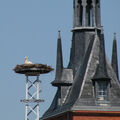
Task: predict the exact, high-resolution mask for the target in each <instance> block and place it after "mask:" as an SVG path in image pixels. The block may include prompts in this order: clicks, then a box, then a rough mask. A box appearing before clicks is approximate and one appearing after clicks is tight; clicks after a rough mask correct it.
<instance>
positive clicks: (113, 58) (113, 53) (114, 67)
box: [111, 33, 119, 80]
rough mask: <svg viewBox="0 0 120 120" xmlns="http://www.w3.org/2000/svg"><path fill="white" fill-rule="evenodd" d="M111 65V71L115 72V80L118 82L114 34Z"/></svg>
mask: <svg viewBox="0 0 120 120" xmlns="http://www.w3.org/2000/svg"><path fill="white" fill-rule="evenodd" d="M111 65H112V67H113V69H114V71H115V73H116V75H117V78H118V80H119V75H118V58H117V42H116V33H114V40H113V49H112V61H111Z"/></svg>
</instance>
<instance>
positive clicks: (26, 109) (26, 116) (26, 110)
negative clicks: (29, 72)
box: [25, 76, 28, 120]
mask: <svg viewBox="0 0 120 120" xmlns="http://www.w3.org/2000/svg"><path fill="white" fill-rule="evenodd" d="M26 100H28V76H26ZM27 114H28V103H27V102H26V106H25V120H28V115H27Z"/></svg>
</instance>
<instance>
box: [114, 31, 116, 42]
mask: <svg viewBox="0 0 120 120" xmlns="http://www.w3.org/2000/svg"><path fill="white" fill-rule="evenodd" d="M114 40H116V32H115V33H114Z"/></svg>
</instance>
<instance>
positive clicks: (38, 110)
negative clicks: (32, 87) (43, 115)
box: [37, 75, 40, 120]
mask: <svg viewBox="0 0 120 120" xmlns="http://www.w3.org/2000/svg"><path fill="white" fill-rule="evenodd" d="M37 100H38V102H37V120H39V115H40V114H39V112H40V109H39V75H38V76H37Z"/></svg>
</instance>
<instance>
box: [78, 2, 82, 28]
mask: <svg viewBox="0 0 120 120" xmlns="http://www.w3.org/2000/svg"><path fill="white" fill-rule="evenodd" d="M78 3H79V6H80V7H79V13H80V14H79V20H80V21H79V22H80V26H82V25H83V6H82V0H78Z"/></svg>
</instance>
